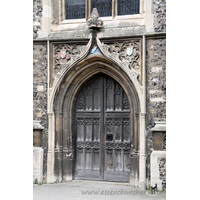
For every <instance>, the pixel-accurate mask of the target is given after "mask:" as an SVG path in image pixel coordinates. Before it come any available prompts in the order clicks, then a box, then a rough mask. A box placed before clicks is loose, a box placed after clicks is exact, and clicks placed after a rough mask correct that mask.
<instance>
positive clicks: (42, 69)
mask: <svg viewBox="0 0 200 200" xmlns="http://www.w3.org/2000/svg"><path fill="white" fill-rule="evenodd" d="M38 86H42V88H43V90H42V91H41V87H39V88H38ZM33 120H37V121H41V122H40V124H41V125H42V126H43V127H44V129H43V130H42V148H43V149H44V159H43V160H44V162H43V173H44V178H45V177H46V171H47V148H48V143H47V139H48V134H47V128H48V124H47V123H48V121H47V46H46V45H33ZM44 182H45V180H44Z"/></svg>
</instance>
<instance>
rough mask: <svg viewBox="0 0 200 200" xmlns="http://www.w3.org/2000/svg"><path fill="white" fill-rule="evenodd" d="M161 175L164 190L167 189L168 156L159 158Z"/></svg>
mask: <svg viewBox="0 0 200 200" xmlns="http://www.w3.org/2000/svg"><path fill="white" fill-rule="evenodd" d="M159 176H160V180H162V190H164V189H166V157H164V158H160V159H159Z"/></svg>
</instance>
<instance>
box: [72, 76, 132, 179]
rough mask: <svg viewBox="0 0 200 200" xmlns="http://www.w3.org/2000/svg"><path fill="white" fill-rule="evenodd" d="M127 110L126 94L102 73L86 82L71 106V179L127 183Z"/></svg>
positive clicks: (128, 144)
mask: <svg viewBox="0 0 200 200" xmlns="http://www.w3.org/2000/svg"><path fill="white" fill-rule="evenodd" d="M129 154H130V110H129V102H128V98H127V95H126V93H125V92H124V90H123V88H122V87H121V86H120V84H119V83H118V82H116V81H115V80H114V79H113V78H111V77H109V76H106V75H103V74H101V75H98V76H96V77H94V78H92V79H91V80H90V81H88V82H87V83H86V84H85V85H84V86H83V88H82V89H81V91H80V92H79V94H78V96H77V100H76V106H75V173H74V178H75V179H82V180H102V181H116V182H129V172H130V159H129Z"/></svg>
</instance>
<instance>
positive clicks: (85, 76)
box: [48, 55, 140, 186]
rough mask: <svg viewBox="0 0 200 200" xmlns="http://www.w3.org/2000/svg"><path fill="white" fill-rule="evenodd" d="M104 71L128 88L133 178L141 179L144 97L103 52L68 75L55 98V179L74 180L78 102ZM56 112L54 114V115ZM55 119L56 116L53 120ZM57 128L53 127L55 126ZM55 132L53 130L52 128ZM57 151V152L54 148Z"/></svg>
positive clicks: (134, 182) (91, 57)
mask: <svg viewBox="0 0 200 200" xmlns="http://www.w3.org/2000/svg"><path fill="white" fill-rule="evenodd" d="M99 73H103V74H107V75H108V76H110V77H112V78H113V79H114V80H115V81H117V82H118V83H119V84H120V85H121V87H122V88H123V90H124V91H125V92H126V94H127V97H128V100H129V104H130V122H131V123H130V140H131V151H130V182H131V183H132V185H135V186H138V181H139V180H138V179H139V155H138V149H139V127H140V120H139V113H140V101H139V97H138V94H137V92H136V89H135V87H134V85H133V83H132V81H131V80H130V78H129V76H128V75H127V74H126V73H125V72H124V71H123V70H122V69H121V68H120V67H119V66H117V65H115V64H113V63H112V62H110V61H108V60H107V59H105V58H104V57H103V56H101V55H98V56H97V55H91V56H88V57H87V59H85V60H83V61H82V62H80V63H79V64H77V65H76V66H74V67H73V68H72V69H71V70H69V71H68V73H67V74H66V75H65V77H64V79H63V81H62V83H61V84H60V87H59V89H57V91H56V95H55V99H54V103H53V104H54V116H55V139H54V138H53V137H52V138H51V139H52V140H54V142H55V143H54V144H55V148H53V149H54V152H55V155H54V156H52V160H48V161H49V164H50V165H51V166H52V171H51V174H52V175H51V176H52V178H51V182H62V181H71V180H72V179H73V169H74V161H73V159H74V143H73V139H74V138H73V126H74V121H73V119H74V106H75V102H76V95H77V94H78V92H79V91H80V89H81V88H82V86H83V85H84V84H85V83H86V82H87V81H88V80H90V79H91V78H92V77H94V76H95V75H97V74H99ZM54 116H53V115H52V117H54ZM52 121H53V120H52ZM52 128H53V127H52ZM52 132H53V130H52ZM52 153H53V152H52ZM49 173H50V171H49Z"/></svg>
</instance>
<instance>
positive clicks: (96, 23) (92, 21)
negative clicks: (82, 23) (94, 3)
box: [87, 8, 103, 28]
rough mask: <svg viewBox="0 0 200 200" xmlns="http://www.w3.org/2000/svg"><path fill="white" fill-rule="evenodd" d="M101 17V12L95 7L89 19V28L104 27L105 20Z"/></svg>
mask: <svg viewBox="0 0 200 200" xmlns="http://www.w3.org/2000/svg"><path fill="white" fill-rule="evenodd" d="M98 18H99V13H98V11H97V9H96V8H93V10H92V13H91V18H89V19H88V20H87V25H88V27H89V28H93V27H102V26H103V21H102V20H101V19H98Z"/></svg>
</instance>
